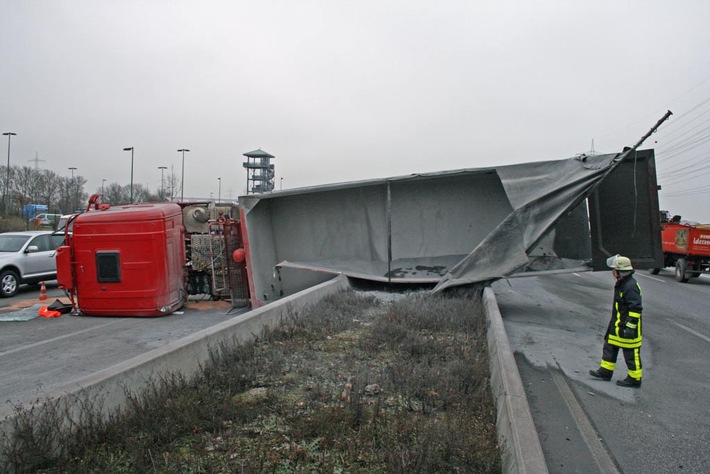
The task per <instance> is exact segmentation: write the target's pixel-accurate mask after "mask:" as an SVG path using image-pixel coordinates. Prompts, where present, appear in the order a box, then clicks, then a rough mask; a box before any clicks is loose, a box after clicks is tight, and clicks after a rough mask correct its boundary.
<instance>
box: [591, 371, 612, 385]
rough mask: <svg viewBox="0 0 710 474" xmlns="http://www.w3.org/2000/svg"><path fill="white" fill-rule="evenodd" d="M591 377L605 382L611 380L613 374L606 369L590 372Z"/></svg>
mask: <svg viewBox="0 0 710 474" xmlns="http://www.w3.org/2000/svg"><path fill="white" fill-rule="evenodd" d="M589 375H591V376H592V377H594V378H595V379H600V380H603V381H605V382H608V381H610V380H611V374H610V373H609V372H607V371H606V370H604V369H597V370H590V371H589Z"/></svg>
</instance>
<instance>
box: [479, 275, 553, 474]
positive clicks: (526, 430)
mask: <svg viewBox="0 0 710 474" xmlns="http://www.w3.org/2000/svg"><path fill="white" fill-rule="evenodd" d="M483 308H484V311H485V313H486V320H487V323H488V353H489V357H490V366H491V389H492V390H493V396H494V398H495V401H496V408H497V410H496V411H497V418H496V429H497V432H498V442H499V444H500V446H501V449H502V451H503V454H502V463H503V472H508V473H530V474H545V473H547V472H548V470H547V464H546V463H545V455H544V454H543V452H542V445H541V444H540V438H539V437H538V435H537V430H536V429H535V423H534V422H533V418H532V413H531V412H530V405H529V404H528V399H527V396H526V394H525V388H524V387H523V382H522V380H521V378H520V372H518V366H517V364H516V363H515V357H514V356H513V351H512V350H511V348H510V341H509V340H508V334H507V333H506V332H505V326H504V325H503V318H502V317H501V314H500V310H499V309H498V303H497V302H496V298H495V294H494V293H493V290H492V289H491V288H490V286H488V287H486V288H485V289H484V290H483Z"/></svg>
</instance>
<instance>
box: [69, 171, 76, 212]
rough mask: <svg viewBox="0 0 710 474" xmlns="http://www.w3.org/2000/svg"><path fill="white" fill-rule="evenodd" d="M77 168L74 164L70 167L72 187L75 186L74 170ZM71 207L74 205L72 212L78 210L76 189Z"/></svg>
mask: <svg viewBox="0 0 710 474" xmlns="http://www.w3.org/2000/svg"><path fill="white" fill-rule="evenodd" d="M75 169H76V168H75V167H73V166H70V167H69V170H70V171H71V187H72V188H73V187H74V170H75ZM71 207H72V210H71V211H72V212H74V211H76V190H74V196H72V200H71Z"/></svg>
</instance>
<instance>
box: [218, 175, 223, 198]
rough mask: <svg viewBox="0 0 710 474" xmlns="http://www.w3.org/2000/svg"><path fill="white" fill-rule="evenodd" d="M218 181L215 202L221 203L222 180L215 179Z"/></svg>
mask: <svg viewBox="0 0 710 474" xmlns="http://www.w3.org/2000/svg"><path fill="white" fill-rule="evenodd" d="M217 181H219V188H218V189H217V202H221V201H222V178H217Z"/></svg>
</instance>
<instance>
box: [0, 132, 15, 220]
mask: <svg viewBox="0 0 710 474" xmlns="http://www.w3.org/2000/svg"><path fill="white" fill-rule="evenodd" d="M3 135H5V136H6V137H7V175H6V176H5V193H4V194H3V195H2V205H3V207H4V208H5V209H3V210H4V211H5V216H6V217H7V193H8V191H9V190H10V139H11V138H12V137H14V136H16V135H17V134H16V133H14V132H4V133H3Z"/></svg>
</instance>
